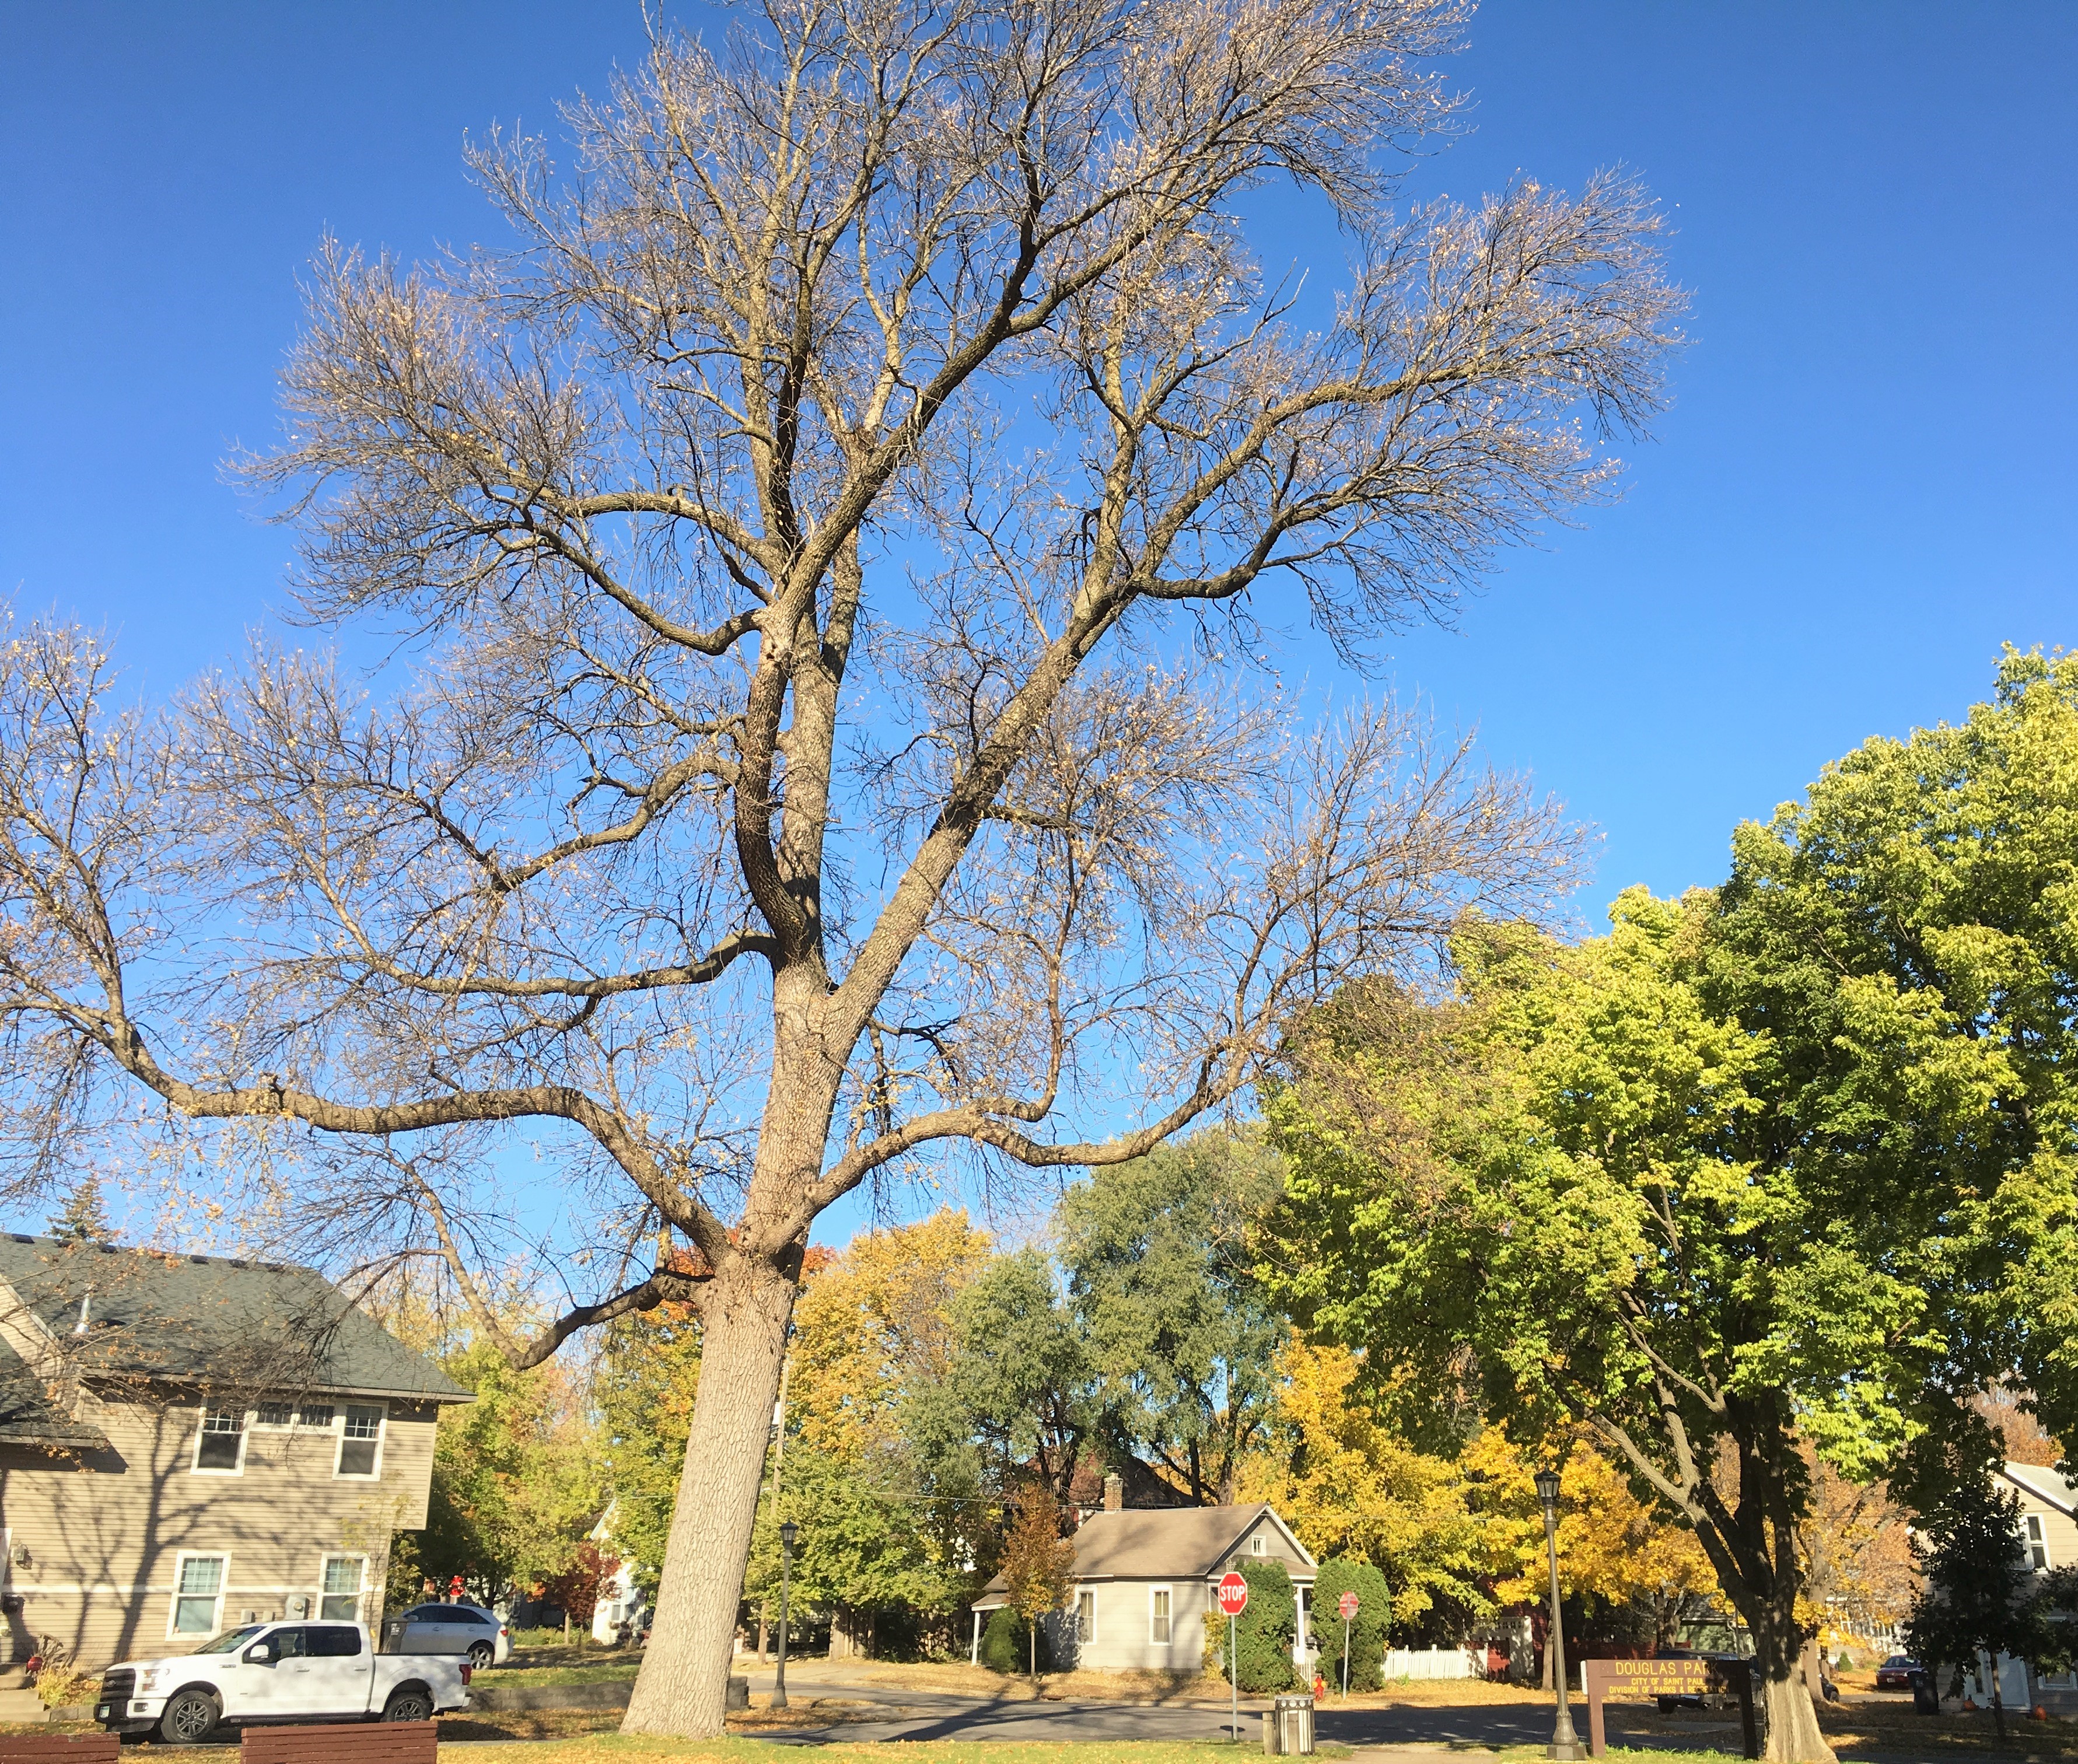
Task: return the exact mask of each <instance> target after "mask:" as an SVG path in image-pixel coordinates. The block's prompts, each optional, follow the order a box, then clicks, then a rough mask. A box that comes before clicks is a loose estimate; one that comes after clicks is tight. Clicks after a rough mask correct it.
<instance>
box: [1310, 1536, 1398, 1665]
mask: <svg viewBox="0 0 2078 1764" xmlns="http://www.w3.org/2000/svg"><path fill="white" fill-rule="evenodd" d="M1346 1592H1353V1593H1354V1594H1355V1595H1357V1614H1356V1616H1354V1617H1353V1618H1351V1619H1350V1624H1349V1630H1348V1636H1349V1658H1350V1677H1349V1687H1350V1689H1351V1690H1352V1691H1375V1690H1377V1689H1378V1688H1379V1687H1380V1686H1381V1685H1383V1683H1384V1682H1385V1639H1386V1632H1387V1629H1389V1628H1391V1627H1392V1593H1391V1591H1389V1590H1388V1588H1387V1586H1386V1583H1385V1576H1384V1575H1383V1574H1380V1573H1379V1571H1378V1570H1376V1569H1375V1568H1374V1567H1372V1566H1371V1564H1370V1563H1369V1562H1345V1561H1343V1560H1342V1559H1341V1558H1330V1559H1329V1561H1326V1562H1322V1563H1321V1570H1320V1573H1319V1574H1318V1576H1317V1577H1316V1578H1315V1580H1314V1582H1313V1641H1314V1644H1315V1645H1316V1647H1318V1648H1319V1649H1320V1668H1321V1672H1322V1674H1324V1675H1325V1677H1326V1679H1327V1681H1328V1683H1329V1686H1330V1687H1340V1686H1341V1684H1342V1637H1343V1628H1342V1612H1341V1611H1340V1609H1339V1607H1340V1605H1341V1603H1342V1595H1343V1594H1344V1593H1346Z"/></svg>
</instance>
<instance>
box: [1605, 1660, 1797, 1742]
mask: <svg viewBox="0 0 2078 1764" xmlns="http://www.w3.org/2000/svg"><path fill="white" fill-rule="evenodd" d="M1582 1676H1583V1677H1584V1678H1585V1679H1586V1680H1587V1683H1586V1686H1585V1689H1586V1691H1587V1693H1588V1753H1589V1754H1590V1755H1591V1756H1592V1757H1595V1758H1600V1757H1601V1756H1602V1755H1603V1754H1604V1752H1605V1751H1606V1749H1608V1741H1607V1738H1606V1737H1605V1731H1606V1730H1605V1729H1604V1726H1603V1724H1602V1699H1604V1697H1610V1696H1615V1697H1638V1698H1644V1697H1682V1698H1688V1697H1705V1696H1736V1697H1737V1698H1738V1699H1739V1716H1740V1724H1741V1726H1742V1727H1743V1728H1744V1729H1745V1730H1746V1731H1745V1739H1746V1756H1747V1757H1748V1758H1759V1756H1760V1734H1759V1729H1758V1728H1757V1726H1756V1725H1755V1720H1754V1703H1753V1670H1752V1667H1751V1666H1750V1664H1749V1663H1748V1662H1746V1661H1743V1660H1731V1659H1725V1658H1714V1659H1708V1658H1700V1657H1699V1656H1697V1655H1695V1654H1689V1655H1687V1656H1685V1657H1677V1658H1674V1659H1671V1660H1589V1661H1587V1662H1584V1670H1583V1674H1582Z"/></svg>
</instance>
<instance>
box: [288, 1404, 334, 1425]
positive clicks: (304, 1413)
mask: <svg viewBox="0 0 2078 1764" xmlns="http://www.w3.org/2000/svg"><path fill="white" fill-rule="evenodd" d="M296 1424H297V1425H298V1427H330V1426H331V1425H332V1404H331V1403H305V1404H304V1405H303V1408H302V1410H301V1411H300V1412H298V1415H297V1416H296Z"/></svg>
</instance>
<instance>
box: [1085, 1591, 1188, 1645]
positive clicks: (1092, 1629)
mask: <svg viewBox="0 0 2078 1764" xmlns="http://www.w3.org/2000/svg"><path fill="white" fill-rule="evenodd" d="M1084 1599H1088V1600H1089V1602H1090V1607H1089V1608H1090V1624H1089V1628H1087V1629H1085V1628H1083V1600H1084ZM1175 1624H1176V1613H1175V1606H1174V1603H1173V1602H1172V1603H1171V1606H1170V1613H1169V1625H1170V1628H1172V1629H1173V1628H1175ZM1096 1638H1097V1589H1096V1588H1095V1587H1077V1588H1076V1589H1075V1641H1076V1645H1078V1646H1083V1645H1087V1644H1088V1643H1090V1642H1092V1641H1095V1640H1096Z"/></svg>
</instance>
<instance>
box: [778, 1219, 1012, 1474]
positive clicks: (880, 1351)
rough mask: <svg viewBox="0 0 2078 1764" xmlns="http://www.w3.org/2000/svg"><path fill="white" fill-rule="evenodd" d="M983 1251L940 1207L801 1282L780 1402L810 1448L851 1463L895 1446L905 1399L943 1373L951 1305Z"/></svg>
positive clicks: (859, 1240)
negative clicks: (916, 1385) (783, 1398)
mask: <svg viewBox="0 0 2078 1764" xmlns="http://www.w3.org/2000/svg"><path fill="white" fill-rule="evenodd" d="M989 1250H990V1244H989V1237H988V1234H987V1232H983V1231H980V1230H978V1229H976V1228H974V1225H972V1224H970V1223H969V1222H968V1219H967V1216H966V1211H964V1210H963V1209H955V1208H953V1207H944V1208H941V1210H940V1211H937V1212H936V1213H933V1215H932V1216H930V1217H929V1218H928V1219H925V1220H920V1221H919V1222H918V1223H917V1224H913V1225H904V1226H902V1227H899V1228H897V1229H895V1230H891V1231H871V1232H862V1233H861V1234H860V1235H859V1236H857V1237H854V1238H853V1240H852V1241H851V1242H850V1244H849V1245H848V1246H847V1247H846V1248H845V1251H844V1253H842V1254H841V1255H840V1256H839V1257H837V1259H836V1260H835V1261H832V1263H831V1264H830V1266H828V1268H826V1269H824V1270H823V1272H822V1273H820V1274H818V1275H816V1278H814V1279H813V1280H812V1281H810V1282H808V1284H807V1287H805V1288H804V1289H803V1291H802V1294H801V1296H800V1299H799V1302H798V1303H796V1304H795V1309H794V1345H793V1348H792V1350H791V1353H790V1355H789V1357H788V1358H789V1364H788V1377H787V1407H788V1409H789V1411H790V1412H791V1414H792V1415H793V1416H796V1417H798V1419H799V1424H800V1428H801V1432H802V1434H803V1437H805V1438H806V1439H807V1441H808V1443H809V1444H810V1445H813V1446H815V1447H816V1448H817V1449H819V1450H821V1451H825V1452H828V1453H832V1454H833V1455H835V1456H837V1457H847V1458H857V1457H861V1456H862V1455H865V1454H866V1453H871V1452H874V1451H876V1450H878V1449H885V1448H890V1447H892V1446H895V1445H897V1444H899V1437H898V1429H899V1416H898V1406H899V1403H900V1401H901V1397H902V1393H903V1391H904V1390H906V1389H908V1387H910V1386H912V1384H914V1383H917V1382H926V1381H928V1380H931V1379H933V1378H938V1377H940V1376H941V1375H942V1374H944V1372H945V1370H946V1367H947V1366H948V1365H949V1362H950V1360H951V1357H952V1352H953V1343H952V1327H951V1323H950V1321H949V1310H950V1306H951V1302H952V1299H953V1295H955V1294H956V1293H958V1291H959V1290H960V1288H961V1287H964V1286H965V1285H966V1283H967V1282H969V1281H970V1280H972V1279H973V1278H974V1276H975V1275H976V1274H978V1273H979V1272H980V1271H981V1269H982V1267H983V1265H984V1264H985V1263H986V1262H987V1259H988V1256H989Z"/></svg>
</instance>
